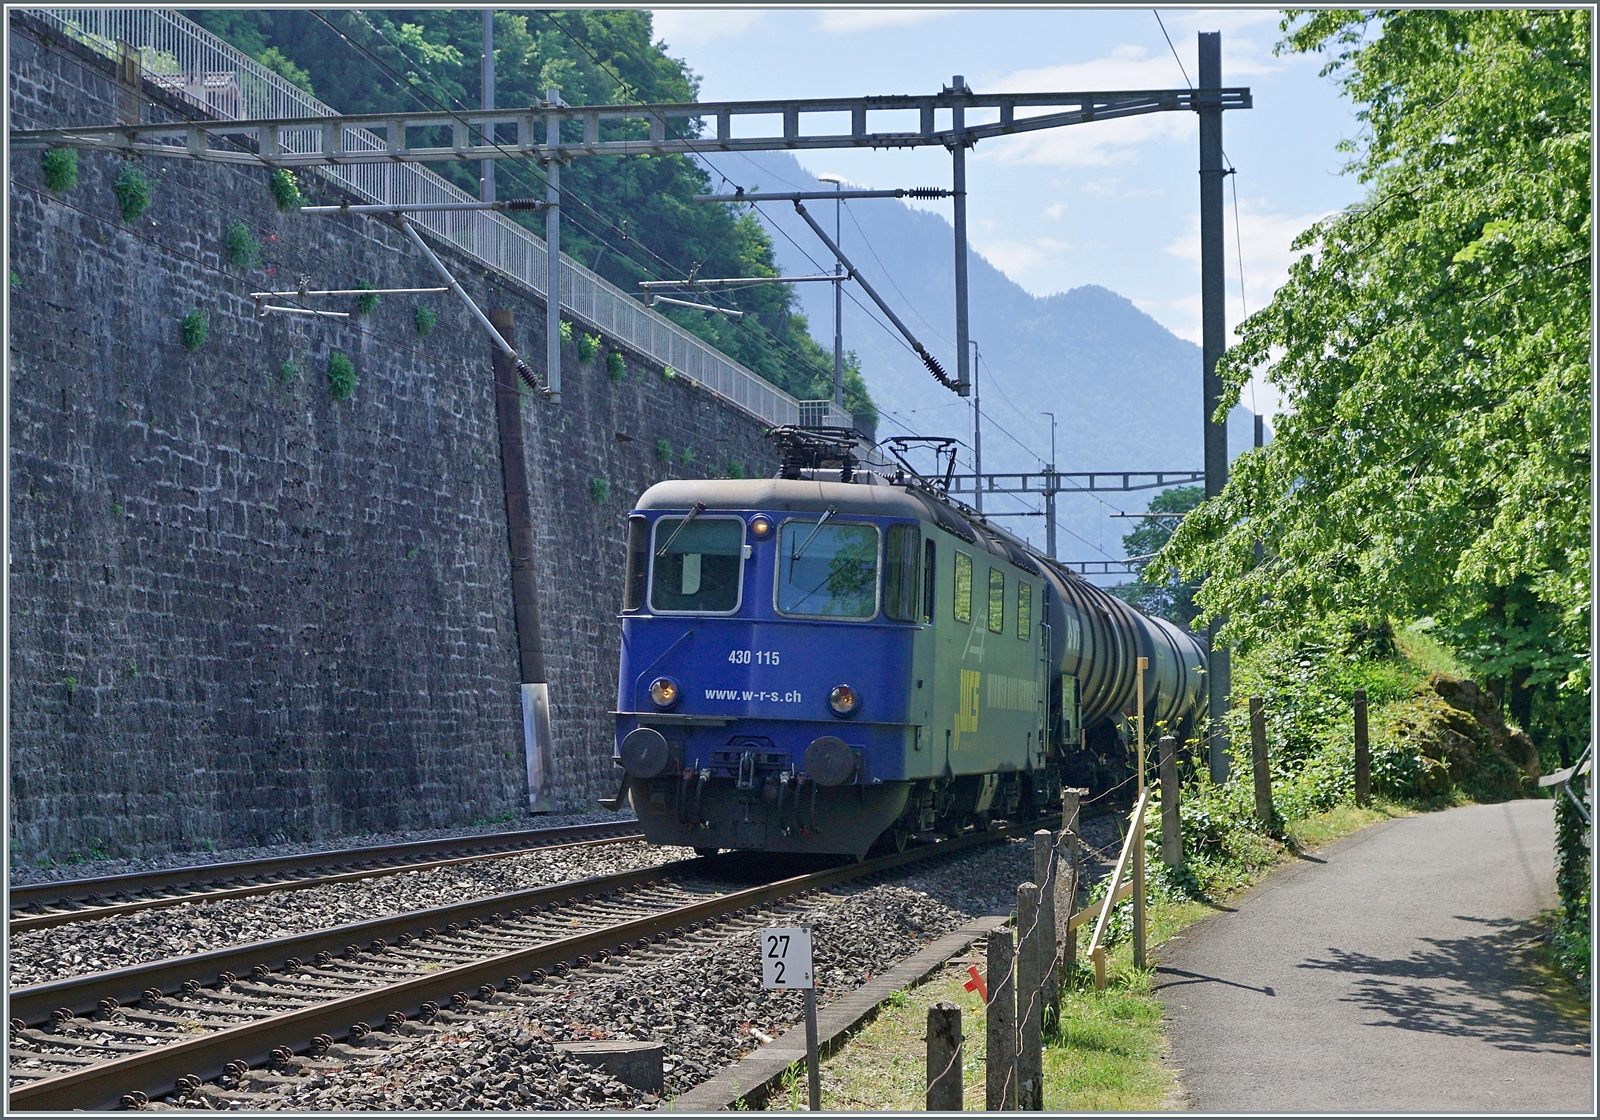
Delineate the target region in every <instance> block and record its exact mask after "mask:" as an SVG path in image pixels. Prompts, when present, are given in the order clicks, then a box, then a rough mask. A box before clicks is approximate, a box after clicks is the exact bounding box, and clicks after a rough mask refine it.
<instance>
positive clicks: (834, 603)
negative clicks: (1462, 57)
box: [774, 515, 878, 622]
mask: <svg viewBox="0 0 1600 1120" xmlns="http://www.w3.org/2000/svg"><path fill="white" fill-rule="evenodd" d="M774 591H775V597H776V603H777V607H778V610H779V612H781V613H783V614H789V615H800V616H803V617H807V618H838V619H852V620H855V621H858V622H864V621H866V620H867V619H869V618H871V617H873V616H874V615H876V614H877V613H878V527H877V526H876V525H851V524H842V523H840V522H837V521H830V520H827V517H826V515H824V517H823V519H821V520H818V521H785V522H784V523H783V527H782V528H780V529H779V530H778V583H777V587H776V588H775V589H774Z"/></svg>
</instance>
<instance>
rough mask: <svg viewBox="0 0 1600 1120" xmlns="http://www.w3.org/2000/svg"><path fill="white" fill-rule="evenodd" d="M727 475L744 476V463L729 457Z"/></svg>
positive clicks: (732, 476)
mask: <svg viewBox="0 0 1600 1120" xmlns="http://www.w3.org/2000/svg"><path fill="white" fill-rule="evenodd" d="M728 477H729V478H743V477H744V464H743V463H740V462H737V461H736V460H733V459H729V460H728Z"/></svg>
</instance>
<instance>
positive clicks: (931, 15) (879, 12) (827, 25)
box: [817, 8, 951, 35]
mask: <svg viewBox="0 0 1600 1120" xmlns="http://www.w3.org/2000/svg"><path fill="white" fill-rule="evenodd" d="M950 14H951V13H950V12H948V11H940V10H937V9H928V8H867V9H859V8H858V9H847V10H844V11H831V12H823V13H821V14H820V15H818V16H817V29H818V30H820V31H830V32H832V33H834V34H836V35H855V34H858V33H860V32H863V31H877V30H879V29H880V28H884V27H912V26H915V25H916V24H919V23H927V22H929V21H930V20H936V19H944V18H945V17H946V16H948V15H950Z"/></svg>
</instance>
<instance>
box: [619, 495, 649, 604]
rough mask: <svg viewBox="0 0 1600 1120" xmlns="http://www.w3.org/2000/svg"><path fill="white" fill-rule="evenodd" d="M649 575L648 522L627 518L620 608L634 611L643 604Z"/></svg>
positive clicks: (639, 518) (643, 519)
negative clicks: (625, 564)
mask: <svg viewBox="0 0 1600 1120" xmlns="http://www.w3.org/2000/svg"><path fill="white" fill-rule="evenodd" d="M649 576H650V522H649V520H648V519H647V518H643V517H630V518H628V575H627V578H626V580H625V581H624V582H623V589H622V609H623V610H625V611H636V610H638V609H639V608H640V607H642V606H644V585H645V580H647V579H648V578H649Z"/></svg>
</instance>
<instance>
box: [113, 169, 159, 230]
mask: <svg viewBox="0 0 1600 1120" xmlns="http://www.w3.org/2000/svg"><path fill="white" fill-rule="evenodd" d="M111 189H112V190H113V191H115V192H116V195H117V205H118V206H119V207H120V208H121V209H122V220H123V221H125V222H136V221H138V220H139V219H140V218H142V217H143V216H144V212H145V211H146V210H148V209H150V180H148V179H146V178H145V177H144V172H143V171H140V170H139V169H138V168H137V167H136V166H134V165H133V164H131V163H124V164H123V165H122V170H121V171H118V172H117V177H116V179H115V180H114V181H113V182H112V184H111Z"/></svg>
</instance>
